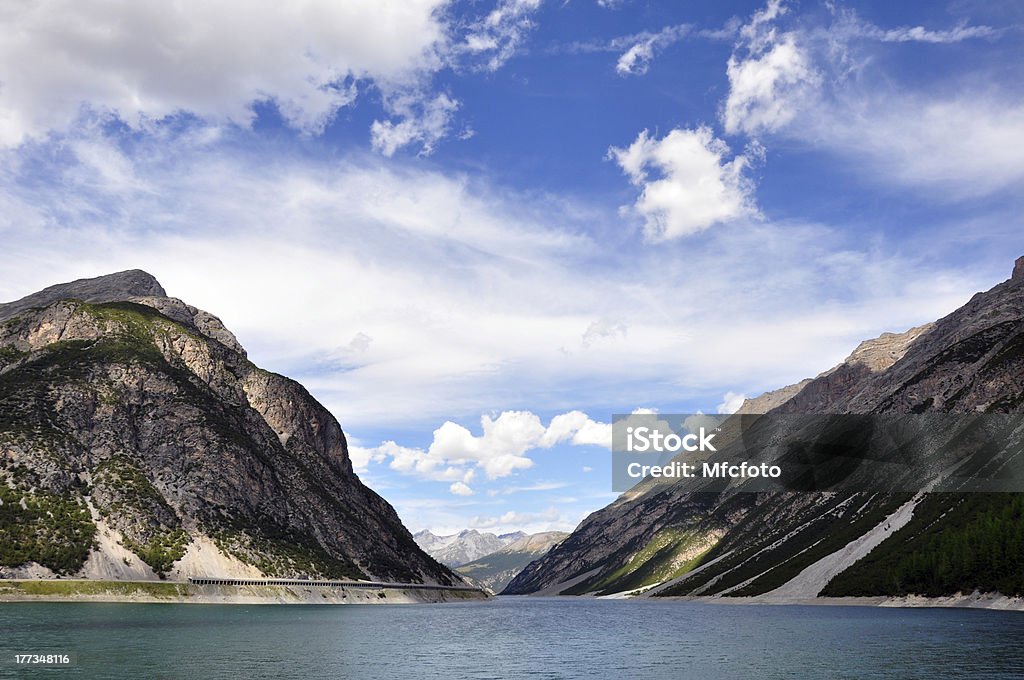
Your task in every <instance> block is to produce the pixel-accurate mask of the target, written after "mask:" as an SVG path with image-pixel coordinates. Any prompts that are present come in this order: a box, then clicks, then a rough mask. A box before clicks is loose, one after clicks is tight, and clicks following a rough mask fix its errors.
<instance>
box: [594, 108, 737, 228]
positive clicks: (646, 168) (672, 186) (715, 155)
mask: <svg viewBox="0 0 1024 680" xmlns="http://www.w3.org/2000/svg"><path fill="white" fill-rule="evenodd" d="M608 153H609V157H611V158H613V159H614V160H615V161H616V162H617V163H618V164H619V166H620V167H621V168H622V170H623V172H625V173H626V175H628V176H629V179H630V181H631V182H632V183H633V184H634V185H635V186H637V187H639V188H641V193H640V197H639V198H638V199H637V201H636V203H635V204H634V206H633V207H634V209H635V210H636V212H637V213H639V214H640V215H641V216H642V217H643V218H644V221H645V224H644V235H645V236H646V237H647V239H648V240H650V241H664V240H670V239H674V238H678V237H680V236H688V235H691V234H696V233H698V232H700V231H704V230H705V229H707V228H709V227H711V226H713V225H716V224H721V223H726V222H731V221H734V220H737V219H739V218H742V217H750V216H754V215H756V214H757V209H756V207H755V203H754V199H753V185H752V182H751V181H750V180H749V179H748V178H747V177H746V176H745V175H744V170H745V169H746V168H747V167H748V165H749V161H748V159H747V157H746V156H743V155H737V156H734V157H733V158H732V159H731V160H729V159H728V155H729V147H728V146H727V145H726V144H725V142H723V141H722V140H720V139H717V138H716V137H714V136H713V134H712V133H711V129H710V128H708V127H699V128H697V129H695V130H681V129H676V130H672V131H671V132H670V133H668V134H667V135H666V136H665V137H663V138H661V139H657V138H653V137H651V136H649V134H648V132H647V130H644V131H643V132H641V133H640V134H639V136H637V138H636V141H634V142H633V143H632V144H631V145H630V146H629V147H627V148H625V149H621V148H617V147H612V148H611V149H610V150H609V152H608ZM652 170H653V171H655V172H657V173H658V175H659V176H658V177H657V178H655V179H652V178H650V177H649V176H648V173H649V172H650V171H652Z"/></svg>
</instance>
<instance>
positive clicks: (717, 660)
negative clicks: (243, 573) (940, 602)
mask: <svg viewBox="0 0 1024 680" xmlns="http://www.w3.org/2000/svg"><path fill="white" fill-rule="evenodd" d="M37 650H38V651H37ZM16 652H23V653H24V652H36V653H44V652H45V653H72V654H75V655H76V657H77V661H76V665H75V666H74V667H73V668H45V669H44V668H36V669H26V668H24V667H15V666H14V665H13V663H12V660H13V656H14V654H15V653H16ZM0 654H2V656H0V677H50V678H56V677H66V678H133V679H135V678H203V679H206V678H231V679H236V678H237V679H245V680H253V679H257V678H287V677H299V678H346V679H349V678H354V679H357V680H358V679H361V678H382V679H384V678H387V679H394V678H452V679H457V678H481V679H482V678H519V677H536V678H586V679H588V680H599V679H604V678H608V679H615V680H619V679H621V678H666V679H667V678H672V679H679V678H684V679H685V678H693V679H695V680H717V679H720V678H756V679H757V680H770V679H773V678H780V679H781V678H857V679H860V678H899V679H901V680H905V679H909V678H986V679H998V678H1021V677H1024V613H1018V612H995V611H977V610H955V609H878V608H871V607H826V606H792V607H783V606H773V607H767V606H723V605H707V604H697V603H689V602H678V601H608V600H593V599H576V598H497V599H496V600H494V601H490V602H469V603H458V604H447V605H365V606H360V605H335V606H329V605H326V606H298V605H291V606H273V605H264V606H242V605H234V606H231V605H179V604H93V603H61V604H50V603H9V604H0Z"/></svg>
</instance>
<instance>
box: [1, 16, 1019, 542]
mask: <svg viewBox="0 0 1024 680" xmlns="http://www.w3.org/2000/svg"><path fill="white" fill-rule="evenodd" d="M1022 26H1024V7H1022V6H1021V5H1020V4H1019V3H1016V2H971V1H969V0H955V1H951V2H946V3H933V2H920V3H915V2H900V3H892V2H859V3H854V2H848V3H846V2H808V1H804V2H795V1H793V2H775V1H771V2H767V3H763V2H687V3H679V2H665V3H655V2H642V1H641V0H604V1H603V2H601V1H595V0H572V1H565V2H545V1H543V0H497V2H495V1H494V0H486V1H485V0H480V1H472V2H445V1H443V0H408V1H406V2H381V1H379V0H348V1H345V2H339V1H337V0H304V1H303V2H294V3H272V2H246V3H240V2H235V1H233V0H224V1H222V2H217V3H209V2H200V1H199V0H182V1H181V2H178V3H163V2H149V1H141V2H140V1H138V0H136V1H134V2H93V1H91V0H87V1H84V2H83V1H81V0H79V1H77V2H72V1H70V0H61V1H58V0H47V1H43V2H18V1H14V2H7V3H3V4H0V239H2V242H3V244H4V245H3V249H4V254H5V257H4V258H3V259H2V264H0V299H5V300H6V299H14V298H17V297H20V296H22V295H24V294H27V293H29V292H32V291H34V290H37V289H39V288H42V287H44V286H46V285H49V284H52V283H55V282H58V281H64V280H70V279H73V278H78V277H83V276H95V275H100V274H103V273H109V272H112V271H118V270H122V269H127V268H134V267H140V268H144V269H146V270H148V271H150V272H151V273H153V274H154V275H156V276H157V277H158V278H159V279H160V280H161V282H162V283H163V284H164V286H165V288H166V289H167V290H168V291H169V293H170V294H171V295H174V296H177V297H180V298H182V299H185V300H186V301H188V302H190V303H192V304H195V305H197V306H200V307H202V308H204V309H207V310H209V311H212V312H214V313H216V314H218V315H220V316H221V317H222V318H223V319H224V320H225V322H226V323H227V325H228V326H229V327H230V328H232V329H233V330H234V331H235V332H236V334H237V335H238V336H239V338H240V340H241V341H242V343H243V344H244V345H245V346H246V347H247V348H248V350H249V352H250V356H251V358H252V359H253V360H254V361H256V362H257V363H258V364H260V365H262V366H264V367H266V368H269V369H272V370H275V371H278V372H280V373H283V374H286V375H289V376H291V377H293V378H296V379H298V380H300V381H301V382H303V384H305V385H306V386H307V387H308V388H309V389H310V390H311V392H312V393H313V394H314V395H315V396H316V397H317V398H319V399H320V400H321V401H322V402H323V403H324V404H326V405H327V406H328V407H329V408H330V409H331V410H332V412H333V413H335V415H337V417H338V418H339V420H340V421H341V423H342V426H343V427H344V428H345V430H346V432H347V433H348V434H349V436H350V438H351V440H352V444H353V447H352V450H353V459H354V461H355V462H356V464H357V467H358V468H359V469H360V471H361V476H362V477H363V478H364V479H365V480H366V481H367V482H368V483H369V484H370V485H371V486H372V487H373V488H375V489H377V490H378V491H379V492H380V493H381V494H382V495H384V496H385V497H386V498H387V499H388V500H390V501H391V502H392V503H394V504H395V506H396V508H397V509H398V511H399V513H400V514H401V516H402V517H403V519H404V520H405V522H406V523H407V525H408V526H410V528H412V529H414V530H417V529H422V528H431V529H433V530H435V531H438V532H450V531H454V530H458V529H461V528H465V527H469V526H472V527H476V528H481V529H491V530H498V531H506V530H514V529H521V528H525V529H527V530H542V529H549V528H559V529H569V528H571V527H572V526H574V525H575V524H576V523H577V522H578V521H579V520H580V519H581V518H582V517H583V516H584V515H585V514H586V513H588V512H590V511H593V510H595V509H597V508H598V507H601V506H603V505H604V504H606V503H607V502H609V501H610V500H611V499H612V498H614V494H612V493H611V492H610V488H611V482H610V469H609V462H610V461H609V458H610V456H609V455H608V450H607V448H606V446H607V442H608V439H609V435H608V429H607V423H609V422H610V420H611V415H612V414H613V413H621V412H630V411H633V410H634V409H638V408H646V409H655V410H658V411H661V412H693V411H697V410H702V411H705V412H708V411H718V410H727V409H729V408H733V407H735V405H736V404H737V403H738V402H739V400H740V398H741V397H742V395H748V396H753V395H756V394H759V393H760V392H762V391H765V390H768V389H773V388H776V387H779V386H781V385H784V384H789V383H792V382H795V381H797V380H800V379H802V378H804V377H807V376H810V375H814V374H816V373H818V372H820V371H822V370H824V369H826V368H828V367H830V366H832V365H834V364H835V363H837V362H838V361H840V360H841V359H842V358H843V357H844V356H846V355H847V354H848V353H849V352H850V351H851V350H852V349H853V348H854V347H855V346H856V344H857V343H858V342H859V341H860V340H862V339H865V338H868V337H874V336H877V335H878V334H880V333H881V332H884V331H901V330H905V329H906V328H909V327H911V326H914V325H917V324H920V323H923V322H926V321H930V320H933V319H935V318H938V317H940V316H942V315H944V314H946V313H948V312H950V311H952V310H953V309H955V308H956V307H957V306H959V305H960V304H962V303H963V302H965V301H966V300H967V299H968V298H969V297H970V296H971V295H972V294H973V293H975V292H977V291H978V290H983V289H986V288H988V287H990V286H992V285H993V284H995V283H997V282H999V281H1001V280H1003V279H1005V278H1006V277H1007V275H1008V273H1009V269H1010V266H1011V263H1012V260H1013V259H1014V258H1015V257H1016V256H1018V255H1021V254H1024V231H1022V229H1021V223H1020V214H1021V209H1022V207H1024V206H1022V202H1024V200H1022V198H1021V196H1022V195H1024V193H1022V191H1021V189H1022V185H1024V78H1021V72H1020V66H1019V64H1020V63H1022V62H1024V41H1022Z"/></svg>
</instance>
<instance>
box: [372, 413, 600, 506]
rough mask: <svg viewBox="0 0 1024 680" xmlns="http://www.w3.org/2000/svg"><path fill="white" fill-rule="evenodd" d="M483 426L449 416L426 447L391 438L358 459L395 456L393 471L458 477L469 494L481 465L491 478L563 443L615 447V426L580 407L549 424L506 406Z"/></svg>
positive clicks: (530, 463) (506, 473)
mask: <svg viewBox="0 0 1024 680" xmlns="http://www.w3.org/2000/svg"><path fill="white" fill-rule="evenodd" d="M480 425H481V429H482V430H483V434H481V435H474V434H473V433H472V432H470V431H469V430H468V429H467V428H465V427H463V426H462V425H459V424H458V423H453V422H451V421H446V422H445V423H443V424H442V425H441V426H440V427H439V428H437V429H436V430H434V437H433V441H432V442H431V444H430V446H429V447H428V448H427V449H426V450H424V449H420V448H410V447H405V446H399V445H398V444H396V443H395V442H393V441H387V442H384V443H383V444H381V445H380V446H378V447H376V448H372V449H359V450H358V452H357V456H358V460H359V462H360V464H361V466H362V468H364V469H365V467H366V464H367V463H368V461H370V460H373V461H375V462H383V461H384V460H387V459H389V458H390V459H391V463H390V467H391V469H393V470H396V471H398V472H402V473H406V474H412V475H416V476H418V477H420V478H422V479H427V480H435V481H450V480H456V481H459V482H462V485H456V484H452V486H451V490H452V493H456V494H458V495H468V494H466V493H464V491H465V488H464V485H465V483H468V482H470V481H472V479H473V477H474V475H475V473H476V471H477V470H481V471H482V472H483V473H484V474H485V475H486V477H487V479H491V480H493V479H500V478H502V477H508V476H509V475H511V474H513V473H515V472H517V471H519V470H526V469H529V468H531V467H533V459H531V458H530V457H529V456H527V455H526V454H527V453H528V452H530V451H531V450H533V449H537V448H551V447H552V446H554V445H555V444H559V443H561V442H570V443H571V444H573V445H576V446H603V447H605V448H608V447H610V446H611V425H608V424H605V423H598V422H595V421H593V420H591V419H590V418H589V417H588V416H587V415H586V414H585V413H583V412H581V411H571V412H569V413H563V414H561V415H558V416H555V417H554V418H552V419H551V423H550V424H549V425H548V427H544V425H543V424H542V423H541V420H540V418H539V417H537V416H536V415H535V414H533V413H530V412H529V411H504V412H502V413H501V414H500V415H498V417H497V418H492V417H491V416H489V415H486V414H485V415H483V416H481V418H480ZM466 488H468V487H466ZM550 488H557V487H550ZM456 489H458V491H456Z"/></svg>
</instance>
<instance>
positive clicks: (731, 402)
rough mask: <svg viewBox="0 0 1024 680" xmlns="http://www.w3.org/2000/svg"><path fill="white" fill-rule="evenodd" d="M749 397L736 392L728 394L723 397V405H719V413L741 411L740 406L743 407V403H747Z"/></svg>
mask: <svg viewBox="0 0 1024 680" xmlns="http://www.w3.org/2000/svg"><path fill="white" fill-rule="evenodd" d="M746 399H747V395H745V394H737V393H735V392H726V393H725V394H724V395H723V396H722V403H720V404H719V405H718V409H717V410H718V412H719V413H723V414H731V413H736V411H739V410H740V406H743V402H744V401H746Z"/></svg>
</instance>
